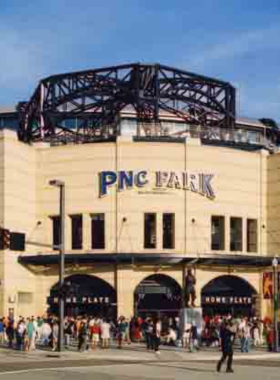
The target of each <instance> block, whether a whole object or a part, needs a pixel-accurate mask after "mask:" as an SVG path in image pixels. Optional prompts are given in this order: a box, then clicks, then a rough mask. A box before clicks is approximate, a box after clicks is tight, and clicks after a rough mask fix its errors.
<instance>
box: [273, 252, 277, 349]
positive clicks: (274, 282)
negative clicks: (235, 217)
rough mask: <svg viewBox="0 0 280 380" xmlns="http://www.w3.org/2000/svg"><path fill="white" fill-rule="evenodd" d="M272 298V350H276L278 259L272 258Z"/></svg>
mask: <svg viewBox="0 0 280 380" xmlns="http://www.w3.org/2000/svg"><path fill="white" fill-rule="evenodd" d="M272 267H273V299H274V352H278V259H277V257H274V259H273V260H272Z"/></svg>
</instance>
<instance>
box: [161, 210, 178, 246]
mask: <svg viewBox="0 0 280 380" xmlns="http://www.w3.org/2000/svg"><path fill="white" fill-rule="evenodd" d="M162 228H163V231H162V232H163V236H162V247H163V248H164V249H174V248H175V214H163V216H162Z"/></svg>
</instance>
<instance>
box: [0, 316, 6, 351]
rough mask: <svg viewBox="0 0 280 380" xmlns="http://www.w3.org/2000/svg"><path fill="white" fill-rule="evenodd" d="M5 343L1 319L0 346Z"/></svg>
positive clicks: (0, 320)
mask: <svg viewBox="0 0 280 380" xmlns="http://www.w3.org/2000/svg"><path fill="white" fill-rule="evenodd" d="M4 342H5V325H4V323H3V319H2V318H1V319H0V344H1V345H3V344H4Z"/></svg>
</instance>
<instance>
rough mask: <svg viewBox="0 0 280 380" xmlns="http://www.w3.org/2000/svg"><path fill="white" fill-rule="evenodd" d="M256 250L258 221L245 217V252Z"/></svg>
mask: <svg viewBox="0 0 280 380" xmlns="http://www.w3.org/2000/svg"><path fill="white" fill-rule="evenodd" d="M257 251H258V221H257V220H256V219H247V252H257Z"/></svg>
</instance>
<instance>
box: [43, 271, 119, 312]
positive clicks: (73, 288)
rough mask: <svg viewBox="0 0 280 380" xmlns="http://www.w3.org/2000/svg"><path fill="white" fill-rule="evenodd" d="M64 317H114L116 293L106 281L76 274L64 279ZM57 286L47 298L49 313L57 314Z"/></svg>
mask: <svg viewBox="0 0 280 380" xmlns="http://www.w3.org/2000/svg"><path fill="white" fill-rule="evenodd" d="M64 282H65V284H66V291H65V293H64V294H65V295H64V297H65V315H67V316H78V315H84V314H87V315H92V316H103V317H107V318H115V317H116V291H115V289H114V288H113V287H112V286H111V285H110V284H108V283H107V282H106V281H104V280H102V279H100V278H98V277H95V276H89V275H82V274H76V275H72V276H69V277H67V278H65V280H64ZM58 296H59V284H58V283H56V284H55V285H54V286H53V287H52V288H51V291H50V297H48V305H49V312H50V313H52V314H56V315H57V314H58Z"/></svg>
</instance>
